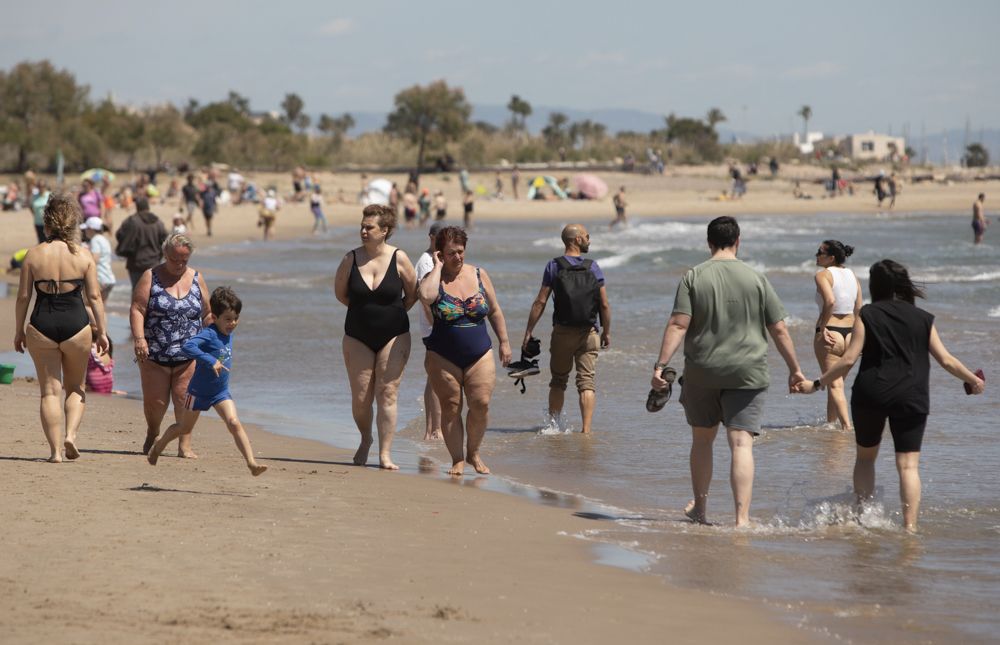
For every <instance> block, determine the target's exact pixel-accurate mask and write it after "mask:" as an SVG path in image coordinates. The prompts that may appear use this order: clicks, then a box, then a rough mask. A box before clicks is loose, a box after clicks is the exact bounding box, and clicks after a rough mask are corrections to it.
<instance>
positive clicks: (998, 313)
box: [986, 306, 1000, 318]
mask: <svg viewBox="0 0 1000 645" xmlns="http://www.w3.org/2000/svg"><path fill="white" fill-rule="evenodd" d="M986 315H987V316H989V317H990V318H1000V306H997V307H993V308H992V309H990V312H989V313H988V314H986Z"/></svg>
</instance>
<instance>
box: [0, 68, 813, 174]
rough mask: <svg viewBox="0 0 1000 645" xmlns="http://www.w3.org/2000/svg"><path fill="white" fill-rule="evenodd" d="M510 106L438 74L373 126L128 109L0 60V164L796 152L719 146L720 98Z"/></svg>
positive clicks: (216, 106)
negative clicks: (496, 120) (699, 108)
mask: <svg viewBox="0 0 1000 645" xmlns="http://www.w3.org/2000/svg"><path fill="white" fill-rule="evenodd" d="M507 109H508V111H509V112H510V119H509V120H508V121H507V122H506V123H505V124H504V125H503V126H502V127H497V126H495V125H492V124H490V123H485V122H481V121H476V122H474V121H472V120H471V115H472V106H471V105H470V104H469V102H468V101H467V100H466V97H465V93H464V91H463V90H462V89H461V88H459V87H451V86H449V85H448V84H447V83H446V82H445V81H435V82H432V83H429V84H427V85H424V86H421V85H414V86H413V87H410V88H407V89H404V90H402V91H400V92H399V93H398V94H396V96H395V99H394V103H393V109H392V111H391V112H390V113H389V115H388V117H387V119H386V123H385V126H384V127H383V128H382V130H381V131H379V132H368V133H364V134H360V135H358V136H351V135H350V131H351V130H352V128H353V127H354V126H355V121H354V119H353V118H352V116H351V115H350V114H349V113H343V114H340V115H331V114H320V115H319V116H318V118H316V120H315V122H314V121H313V118H312V117H311V116H310V115H309V114H308V113H306V111H305V103H304V101H303V100H302V98H301V97H300V96H299V95H298V94H295V93H288V94H286V95H285V98H284V100H283V101H282V103H281V111H280V112H262V111H255V110H254V109H253V108H252V107H251V105H250V100H249V99H248V98H247V97H245V96H242V95H241V94H239V93H238V92H236V91H230V92H229V93H228V96H226V97H225V98H223V99H221V100H218V101H213V102H209V103H204V104H202V103H201V102H199V101H198V100H195V99H190V100H189V101H188V102H187V104H185V105H183V106H175V105H173V104H170V103H163V104H160V105H152V106H147V107H143V108H140V109H136V108H132V107H128V106H123V105H119V104H116V103H115V102H114V101H113V100H112V99H111V98H110V97H106V98H103V99H96V100H95V99H92V98H91V97H90V89H89V87H88V86H86V85H81V84H79V83H78V82H77V81H76V78H75V77H74V75H73V74H72V73H71V72H69V71H67V70H64V69H56V68H55V67H54V66H53V65H52V64H51V63H50V62H49V61H40V62H31V61H25V62H21V63H19V64H17V65H15V66H14V67H13V68H11V69H10V70H0V167H3V168H5V169H7V170H15V171H18V172H23V171H24V170H27V169H29V168H33V169H36V170H45V171H51V170H53V169H54V168H55V166H56V163H57V161H56V160H57V158H58V156H59V155H60V154H61V155H62V158H63V159H64V162H65V165H66V168H67V169H70V170H82V169H85V168H89V167H95V166H97V167H109V168H112V169H126V170H134V169H138V168H146V167H150V166H155V167H157V168H159V167H163V165H164V164H165V163H166V162H170V163H172V164H174V165H178V164H179V163H181V162H194V163H197V164H207V163H212V162H225V163H228V164H231V165H235V166H238V167H240V168H243V169H251V170H252V169H268V170H282V169H288V168H291V167H294V166H296V165H299V164H304V165H306V166H309V167H315V168H324V167H335V168H349V167H351V166H387V167H388V166H392V167H401V168H403V167H409V168H413V167H415V168H417V169H424V168H426V167H427V166H429V165H430V162H431V161H433V160H435V159H437V158H442V157H446V156H447V157H453V158H456V159H457V160H458V161H459V163H461V164H464V165H468V166H481V165H488V164H496V163H499V162H500V160H501V159H506V160H507V161H509V162H514V163H527V162H547V161H560V160H562V161H580V160H595V161H598V162H605V163H607V162H610V161H611V160H613V159H616V158H622V157H626V156H627V155H629V154H632V155H635V156H637V157H639V158H640V160H644V159H645V151H646V150H647V149H656V150H658V149H665V150H666V151H667V155H668V156H669V157H670V160H671V162H672V163H701V162H717V161H720V160H722V159H723V158H724V157H726V156H735V157H737V158H743V157H745V159H744V160H746V161H751V160H756V159H757V158H759V157H761V156H764V155H779V156H790V155H792V154H794V153H793V152H792V151H791V150H790V148H789V147H788V146H781V145H780V144H758V145H756V146H743V147H734V146H732V145H729V146H724V145H722V144H720V142H719V135H718V132H717V131H716V125H717V124H718V123H721V122H723V121H725V120H726V117H725V115H724V114H723V113H722V112H721V110H719V109H717V108H713V109H711V110H709V111H708V112H707V114H706V115H705V117H704V118H693V117H679V116H676V115H674V114H670V115H669V116H667V117H666V118H665V119H664V125H663V127H662V128H659V129H655V130H653V131H651V132H618V133H613V134H612V133H609V132H608V130H607V127H606V126H605V125H604V124H601V123H597V122H594V121H591V120H589V119H587V120H582V121H571V120H570V119H569V117H567V116H566V115H565V114H562V113H560V112H553V113H551V114H550V115H549V119H548V123H547V124H546V125H545V126H544V127H543V128H542V130H541V132H540V133H539V134H537V135H532V134H531V133H529V132H528V129H527V125H526V121H527V117H528V116H530V115H531V113H532V107H531V104H530V103H529V102H528V101H527V100H525V99H523V98H522V97H520V96H518V95H514V96H512V97H511V100H510V102H509V103H508V105H507ZM765 148H766V150H765ZM640 163H641V161H640Z"/></svg>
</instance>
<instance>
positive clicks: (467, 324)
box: [419, 226, 511, 475]
mask: <svg viewBox="0 0 1000 645" xmlns="http://www.w3.org/2000/svg"><path fill="white" fill-rule="evenodd" d="M467 241H468V236H467V235H466V233H465V231H464V230H462V229H461V228H458V227H457V226H448V227H445V228H443V229H441V230H440V231H439V232H438V234H437V238H435V240H434V248H435V249H436V250H435V253H434V268H433V269H432V270H431V272H430V273H428V274H427V275H426V276H424V279H423V280H421V281H420V288H419V291H420V300H421V301H422V302H423V303H424V304H426V305H427V306H428V307H430V309H431V313H432V314H433V316H434V327H433V330H432V331H431V335H430V336H428V337H427V338H425V339H424V344H425V345H426V346H427V355H426V358H425V359H424V360H425V366H426V368H427V374H428V376H429V378H430V380H431V387H432V388H433V389H434V393H435V394H437V396H438V398H439V399H440V401H441V429H442V431H443V432H444V441H445V444H446V445H447V446H448V452H449V453H450V454H451V469H450V470H449V471H448V474H450V475H461V474H462V473H463V471H464V469H465V464H466V463H469V464H470V465H471V466H472V467H473V468H475V469H476V472H477V473H480V474H484V475H485V474H488V473H489V472H490V469H489V468H487V467H486V464H485V463H483V460H482V457H480V455H479V448H480V446H481V445H482V443H483V435H484V434H485V433H486V423H487V421H488V416H489V408H490V398H491V397H492V396H493V387H494V386H495V385H496V363H495V362H494V360H493V352H491V351H490V349H491V343H490V336H489V332H487V331H486V321H487V320H489V321H490V325H491V326H492V327H493V333H494V334H496V337H497V340H499V341H500V363H501V364H502V365H504V366H505V367H506V366H507V364H508V363H510V359H511V351H510V342H509V341H508V339H507V324H506V322H505V321H504V317H503V312H502V311H501V310H500V303H499V302H497V297H496V293H495V292H494V290H493V283H492V282H491V281H490V277H489V276H488V275H487V274H486V271H484V270H482V269H480V268H479V267H475V266H472V265H471V264H465V244H466V242H467ZM463 400H464V401H465V403H466V404H467V405H468V406H469V412H468V414H467V415H466V417H465V423H464V424H463V422H462V402H463ZM466 437H467V439H466ZM463 443H465V446H464V451H463Z"/></svg>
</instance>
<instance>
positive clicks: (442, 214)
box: [434, 210, 448, 219]
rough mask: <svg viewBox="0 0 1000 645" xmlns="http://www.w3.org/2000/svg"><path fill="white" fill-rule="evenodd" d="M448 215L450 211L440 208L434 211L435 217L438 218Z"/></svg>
mask: <svg viewBox="0 0 1000 645" xmlns="http://www.w3.org/2000/svg"><path fill="white" fill-rule="evenodd" d="M447 215H448V211H443V210H438V211H436V212H435V213H434V217H436V218H437V219H444V218H445V217H446V216H447Z"/></svg>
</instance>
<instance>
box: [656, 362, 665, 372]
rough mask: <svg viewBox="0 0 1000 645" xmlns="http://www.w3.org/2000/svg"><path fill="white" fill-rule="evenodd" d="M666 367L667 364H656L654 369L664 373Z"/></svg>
mask: <svg viewBox="0 0 1000 645" xmlns="http://www.w3.org/2000/svg"><path fill="white" fill-rule="evenodd" d="M666 367H667V363H654V364H653V369H654V370H661V371H662V370H664V369H666Z"/></svg>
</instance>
